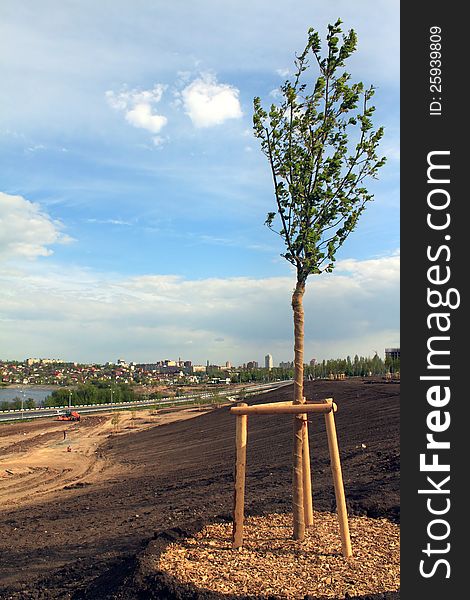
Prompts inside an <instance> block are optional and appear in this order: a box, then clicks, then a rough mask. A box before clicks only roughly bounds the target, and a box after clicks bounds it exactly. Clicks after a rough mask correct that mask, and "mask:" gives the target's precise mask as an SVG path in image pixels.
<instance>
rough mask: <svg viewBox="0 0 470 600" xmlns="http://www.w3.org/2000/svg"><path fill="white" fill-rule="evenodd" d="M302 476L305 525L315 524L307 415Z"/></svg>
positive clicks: (305, 418) (303, 436) (304, 430)
mask: <svg viewBox="0 0 470 600" xmlns="http://www.w3.org/2000/svg"><path fill="white" fill-rule="evenodd" d="M302 477H303V491H304V519H305V527H310V526H311V525H313V502H312V476H311V474H310V448H309V445H308V421H307V415H306V414H305V415H304V417H303V431H302Z"/></svg>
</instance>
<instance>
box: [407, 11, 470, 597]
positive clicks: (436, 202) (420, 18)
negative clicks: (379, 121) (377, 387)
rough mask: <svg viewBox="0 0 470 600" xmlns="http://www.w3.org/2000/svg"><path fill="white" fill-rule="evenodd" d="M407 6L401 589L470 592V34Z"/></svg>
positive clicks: (423, 593) (453, 14)
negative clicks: (467, 184)
mask: <svg viewBox="0 0 470 600" xmlns="http://www.w3.org/2000/svg"><path fill="white" fill-rule="evenodd" d="M458 6H459V5H458V3H456V2H436V1H430V2H426V3H423V4H422V5H419V7H418V5H417V4H416V3H415V4H413V3H406V4H405V3H402V6H401V264H402V275H401V308H402V321H401V376H402V386H401V387H402V396H401V397H402V404H401V423H402V425H401V449H402V467H401V477H402V479H401V481H402V490H401V514H402V519H401V527H402V538H401V557H402V569H401V598H403V599H404V600H414V599H418V598H419V599H421V598H424V599H426V600H432V599H434V598H436V599H438V598H439V599H440V600H442V599H443V598H446V599H447V598H460V597H467V595H468V591H467V590H468V588H467V585H468V584H467V583H466V580H467V577H468V573H469V569H470V567H469V566H468V565H467V563H468V550H467V543H466V539H467V537H468V536H470V525H469V522H468V517H467V514H468V513H469V509H468V508H467V504H468V501H467V500H466V495H467V494H468V491H467V489H465V488H466V487H467V486H466V485H465V483H466V481H469V480H470V477H469V472H470V469H469V467H468V465H467V461H468V455H469V444H470V421H469V420H468V404H469V402H470V399H469V397H468V396H469V394H468V391H467V388H468V387H469V386H470V363H469V353H468V350H467V349H465V341H466V338H467V337H468V333H467V332H468V331H470V327H469V325H468V318H467V316H468V315H467V309H466V307H467V290H466V289H464V286H465V288H468V286H467V285H466V279H468V277H469V276H470V275H469V273H470V269H469V268H468V267H467V266H466V265H467V263H468V262H469V261H468V257H469V254H470V252H469V246H468V241H469V240H470V231H469V229H468V225H467V220H468V218H469V217H468V210H467V206H468V205H469V204H470V202H469V200H470V199H469V193H468V191H467V190H466V189H465V188H464V184H463V182H464V178H465V177H466V175H467V174H468V173H469V172H470V166H467V165H465V164H464V161H466V160H467V157H468V156H470V152H469V150H468V149H466V146H468V134H467V132H468V129H469V127H468V120H469V110H468V101H467V93H466V91H465V89H466V87H467V83H466V79H467V71H468V67H467V66H466V62H467V60H468V55H469V53H468V52H465V51H464V49H465V48H466V46H467V43H468V39H469V34H468V32H466V26H465V25H464V23H463V19H462V14H461V13H460V11H459V9H458Z"/></svg>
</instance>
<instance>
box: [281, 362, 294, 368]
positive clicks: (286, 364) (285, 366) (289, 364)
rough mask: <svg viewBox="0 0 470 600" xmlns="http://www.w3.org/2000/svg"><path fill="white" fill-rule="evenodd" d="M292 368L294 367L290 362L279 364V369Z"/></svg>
mask: <svg viewBox="0 0 470 600" xmlns="http://www.w3.org/2000/svg"><path fill="white" fill-rule="evenodd" d="M293 366H294V363H293V362H292V361H287V362H280V363H279V368H280V369H292V367H293Z"/></svg>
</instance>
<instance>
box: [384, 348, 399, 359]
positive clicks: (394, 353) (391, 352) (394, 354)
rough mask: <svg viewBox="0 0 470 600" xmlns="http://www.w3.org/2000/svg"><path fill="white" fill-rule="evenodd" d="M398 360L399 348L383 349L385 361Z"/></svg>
mask: <svg viewBox="0 0 470 600" xmlns="http://www.w3.org/2000/svg"><path fill="white" fill-rule="evenodd" d="M387 358H389V359H391V360H399V358H400V348H385V359H387Z"/></svg>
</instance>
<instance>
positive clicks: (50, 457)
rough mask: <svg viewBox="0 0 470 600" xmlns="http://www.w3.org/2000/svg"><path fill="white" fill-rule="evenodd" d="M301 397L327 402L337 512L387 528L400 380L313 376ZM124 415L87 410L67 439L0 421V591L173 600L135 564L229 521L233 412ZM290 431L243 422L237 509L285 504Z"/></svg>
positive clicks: (328, 493) (328, 485)
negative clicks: (381, 521)
mask: <svg viewBox="0 0 470 600" xmlns="http://www.w3.org/2000/svg"><path fill="white" fill-rule="evenodd" d="M291 394H292V390H291V389H290V388H284V389H281V390H279V391H277V392H271V393H268V394H263V395H262V396H260V400H259V401H260V402H269V401H275V400H286V399H290V397H291ZM306 395H307V397H308V398H309V399H319V398H325V397H333V398H334V399H335V402H336V403H337V404H338V407H339V410H338V412H337V413H336V422H337V429H338V439H339V444H340V451H341V459H342V465H343V476H344V482H345V491H346V497H347V502H348V509H349V512H350V513H351V514H355V515H367V516H369V517H385V518H388V519H390V520H391V521H394V522H399V469H400V456H399V399H400V386H399V384H395V383H393V384H392V383H385V382H375V383H366V382H363V381H362V380H361V379H354V380H346V381H336V382H335V381H332V382H330V381H316V382H309V383H308V384H307V388H306ZM250 403H252V400H250ZM121 414H122V415H124V413H121ZM130 414H131V413H128V416H127V417H126V420H125V419H124V418H122V419H121V422H120V433H118V434H116V435H111V434H112V425H111V423H110V420H111V417H110V416H107V417H103V416H96V415H95V416H90V417H87V416H85V417H84V418H83V420H82V422H81V423H80V426H79V429H78V428H77V426H76V425H75V424H68V425H67V438H66V439H65V440H64V439H63V430H64V429H65V427H64V423H55V422H48V423H46V422H44V421H42V423H38V422H32V423H24V424H14V425H2V426H0V506H1V509H0V581H1V583H0V598H2V599H3V598H5V599H6V598H11V599H15V600H16V599H20V598H21V599H22V598H36V599H48V598H51V599H55V598H64V599H65V598H73V599H76V600H78V599H81V598H96V599H100V598H126V599H131V598H135V599H137V598H164V597H178V592H177V589H175V588H174V587H173V588H172V590H171V593H170V592H169V591H168V589H165V587H164V584H163V583H162V581H161V579H160V580H159V579H158V577H157V578H154V576H153V575H152V573H150V572H149V570H148V568H147V567H148V565H149V564H153V563H152V561H153V562H154V555H155V553H156V552H159V548H160V547H162V545H163V546H164V545H165V543H168V540H169V539H172V538H175V537H178V536H181V535H183V534H184V533H185V532H186V531H190V530H191V528H194V527H196V528H197V527H200V526H201V524H203V523H208V522H210V521H211V520H213V519H214V518H219V519H220V518H223V519H228V518H229V517H230V513H231V509H232V501H233V498H232V488H233V466H234V429H235V419H234V417H233V416H232V415H230V413H229V410H228V407H222V408H219V409H217V410H213V411H210V412H207V413H205V414H201V413H198V412H197V409H189V410H187V411H184V412H180V411H178V412H172V413H168V414H167V415H158V416H157V417H150V416H148V415H143V414H142V413H141V412H139V413H137V416H138V417H139V419H138V422H135V423H133V425H135V427H134V428H133V429H130V426H131V423H130V422H129V421H128V419H129V417H130ZM189 416H191V417H197V418H191V419H188V417H189ZM152 419H155V420H156V422H155V423H154V422H152ZM183 419H184V420H183ZM164 421H166V422H164ZM311 421H312V422H311V426H310V432H311V433H310V446H311V447H310V451H311V458H312V476H313V491H314V503H315V509H316V510H328V511H330V510H334V508H335V503H334V491H333V486H332V481H331V472H330V468H329V459H328V448H327V443H326V435H325V430H324V425H323V421H322V419H321V418H320V417H316V416H313V417H312V418H311ZM291 432H292V420H291V417H289V416H285V417H281V416H274V417H273V416H257V417H253V418H252V419H250V424H249V438H248V471H247V487H246V512H247V514H251V515H261V514H266V513H269V512H277V513H279V512H288V511H290V503H291V468H290V459H291V439H290V438H291ZM67 446H71V449H72V451H71V452H67ZM7 470H8V471H10V472H11V473H8V472H7ZM180 597H183V596H180ZM193 597H195V598H196V597H199V598H203V597H206V596H204V594H203V593H199V595H197V594H196V595H195V596H193ZM207 597H208V596H207ZM382 597H384V596H382ZM386 597H390V598H392V597H393V598H397V597H398V596H397V595H393V594H392V595H390V596H386Z"/></svg>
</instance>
